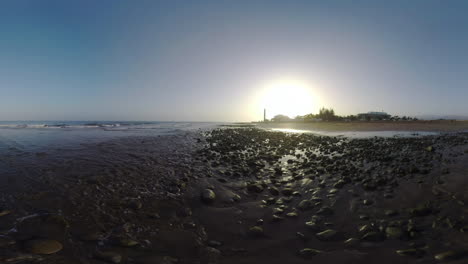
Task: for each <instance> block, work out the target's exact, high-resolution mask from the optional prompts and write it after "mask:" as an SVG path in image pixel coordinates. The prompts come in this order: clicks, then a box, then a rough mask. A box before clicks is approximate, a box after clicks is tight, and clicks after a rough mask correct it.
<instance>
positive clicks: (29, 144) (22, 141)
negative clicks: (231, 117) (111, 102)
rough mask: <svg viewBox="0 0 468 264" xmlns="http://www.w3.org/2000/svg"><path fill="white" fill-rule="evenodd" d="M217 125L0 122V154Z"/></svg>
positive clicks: (200, 128) (67, 146)
mask: <svg viewBox="0 0 468 264" xmlns="http://www.w3.org/2000/svg"><path fill="white" fill-rule="evenodd" d="M217 125H218V123H198V122H111V121H100V122H89V121H88V122H87V121H66V122H65V121H60V122H58V121H47V122H41V121H34V122H23V121H1V122H0V152H3V151H7V150H13V151H37V150H39V149H41V148H44V147H47V148H48V147H52V148H61V149H70V148H76V147H79V146H80V144H85V143H99V142H102V141H106V140H110V139H115V138H121V137H129V136H158V135H173V134H177V133H181V132H184V131H194V130H205V129H210V128H213V127H215V126H217Z"/></svg>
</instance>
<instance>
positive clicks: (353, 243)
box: [344, 237, 359, 247]
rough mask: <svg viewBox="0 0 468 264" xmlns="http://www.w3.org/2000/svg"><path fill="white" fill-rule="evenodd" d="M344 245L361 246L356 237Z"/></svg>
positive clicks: (349, 239)
mask: <svg viewBox="0 0 468 264" xmlns="http://www.w3.org/2000/svg"><path fill="white" fill-rule="evenodd" d="M344 244H345V246H347V247H352V246H356V245H357V244H359V239H357V238H355V237H352V238H348V239H346V240H345V242H344Z"/></svg>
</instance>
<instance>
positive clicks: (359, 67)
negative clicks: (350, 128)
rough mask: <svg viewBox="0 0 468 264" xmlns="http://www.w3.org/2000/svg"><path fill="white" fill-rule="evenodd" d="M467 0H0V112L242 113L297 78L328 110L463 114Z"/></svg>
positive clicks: (255, 112)
mask: <svg viewBox="0 0 468 264" xmlns="http://www.w3.org/2000/svg"><path fill="white" fill-rule="evenodd" d="M466 10H468V3H467V2H466V1H429V0H425V1H422V0H421V1H274V0H271V1H255V0H249V1H222V0H218V1H178V0H175V1H169V0H168V1H143V0H137V1H119V0H107V1H106V0H102V1H94V0H93V1H91V0H89V1H86V0H85V1H63V0H57V1H49V0H42V1H33V0H31V1H23V0H14V1H13V0H12V1H1V2H0V32H1V34H0V94H1V97H0V98H1V103H0V120H164V121H172V120H174V121H250V120H258V119H261V117H262V114H263V106H262V105H260V104H259V103H257V102H258V101H259V100H258V98H257V97H258V96H259V95H258V94H259V91H260V90H262V87H263V84H264V83H268V82H270V83H271V82H274V81H275V80H279V79H284V78H286V77H287V78H290V79H298V80H307V83H308V84H309V86H308V89H310V90H311V92H312V94H313V95H315V96H316V98H317V100H316V102H315V103H314V105H311V108H310V109H311V111H316V110H317V109H318V107H320V106H327V107H333V108H334V109H335V111H336V112H337V113H338V114H355V113H358V112H363V111H370V110H385V111H387V112H389V113H391V114H395V115H402V114H407V115H422V114H443V115H448V114H451V115H467V114H468V103H467V102H468V88H467V87H468V52H467V51H468V30H467V28H468V16H466Z"/></svg>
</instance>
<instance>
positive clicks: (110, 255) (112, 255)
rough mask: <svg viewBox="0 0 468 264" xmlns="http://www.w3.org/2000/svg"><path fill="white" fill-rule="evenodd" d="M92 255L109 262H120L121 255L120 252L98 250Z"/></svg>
mask: <svg viewBox="0 0 468 264" xmlns="http://www.w3.org/2000/svg"><path fill="white" fill-rule="evenodd" d="M94 256H95V257H96V258H97V259H100V260H104V261H106V262H110V263H120V262H122V255H120V253H117V252H114V251H100V250H97V251H96V252H94Z"/></svg>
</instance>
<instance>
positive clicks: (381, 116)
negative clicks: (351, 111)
mask: <svg viewBox="0 0 468 264" xmlns="http://www.w3.org/2000/svg"><path fill="white" fill-rule="evenodd" d="M357 116H358V119H359V120H368V121H369V120H372V121H375V120H386V119H390V117H391V116H390V115H389V114H387V113H385V112H367V113H361V114H358V115H357Z"/></svg>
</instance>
